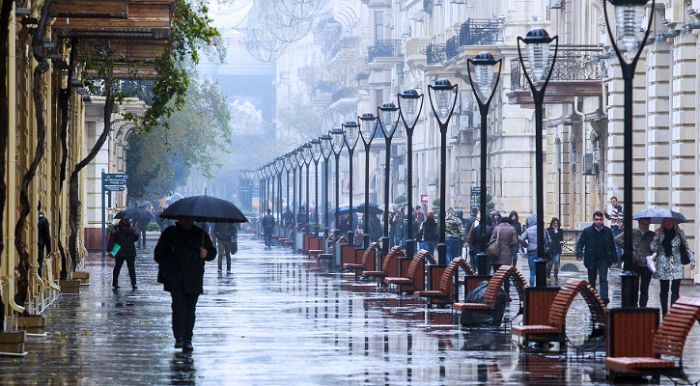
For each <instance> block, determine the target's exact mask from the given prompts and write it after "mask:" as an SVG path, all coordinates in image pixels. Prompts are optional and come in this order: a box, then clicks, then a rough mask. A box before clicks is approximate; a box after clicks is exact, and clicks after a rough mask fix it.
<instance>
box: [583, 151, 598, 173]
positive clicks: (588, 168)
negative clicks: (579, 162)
mask: <svg viewBox="0 0 700 386" xmlns="http://www.w3.org/2000/svg"><path fill="white" fill-rule="evenodd" d="M583 175H584V176H596V175H598V163H597V162H595V157H594V156H593V153H586V154H585V155H584V156H583Z"/></svg>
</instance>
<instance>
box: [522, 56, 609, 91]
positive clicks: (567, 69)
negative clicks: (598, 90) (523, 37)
mask: <svg viewBox="0 0 700 386" xmlns="http://www.w3.org/2000/svg"><path fill="white" fill-rule="evenodd" d="M600 52H601V49H600V48H599V47H596V46H560V47H559V52H558V53H557V61H556V62H555V63H554V68H553V69H552V77H551V78H550V80H552V81H562V80H563V81H566V80H599V79H603V77H604V76H605V70H606V69H605V62H604V61H603V60H600V59H598V58H596V56H597V54H599V53H600ZM523 59H525V58H523ZM510 86H511V89H512V90H528V89H529V87H530V86H529V85H528V84H527V79H526V78H525V75H523V73H522V66H521V64H520V60H519V59H518V58H515V59H511V60H510Z"/></svg>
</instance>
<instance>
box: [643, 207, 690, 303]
mask: <svg viewBox="0 0 700 386" xmlns="http://www.w3.org/2000/svg"><path fill="white" fill-rule="evenodd" d="M651 251H652V252H653V255H652V256H653V259H654V261H655V262H656V273H655V274H654V275H655V277H657V278H658V279H659V302H660V303H661V313H662V315H666V313H667V312H668V288H669V285H670V287H671V305H672V306H673V304H674V303H675V302H676V300H678V297H679V296H680V287H681V279H683V266H684V265H686V264H690V268H691V269H695V254H694V253H693V252H692V251H691V250H690V248H689V247H688V240H687V239H686V237H685V233H684V232H683V230H682V229H680V228H679V227H678V223H677V222H676V220H675V219H673V218H670V217H668V218H664V219H663V220H662V221H661V227H659V229H657V230H656V235H655V237H654V240H652V242H651Z"/></svg>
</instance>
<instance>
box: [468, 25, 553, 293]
mask: <svg viewBox="0 0 700 386" xmlns="http://www.w3.org/2000/svg"><path fill="white" fill-rule="evenodd" d="M520 42H523V43H524V44H525V45H526V47H527V65H526V64H525V60H523V55H522V51H521V49H520ZM552 42H554V56H552V61H551V64H548V62H549V53H550V51H551V50H552V48H551V46H552ZM558 50H559V38H558V37H557V36H554V37H549V34H548V33H547V31H545V30H544V29H543V28H534V29H532V30H530V31H529V32H528V33H527V35H525V38H523V37H520V36H518V57H519V58H520V64H521V65H522V67H523V73H524V74H525V79H527V83H528V84H529V85H530V91H531V92H532V98H533V100H534V102H535V174H536V176H535V179H536V182H535V184H536V190H537V259H536V260H535V264H536V265H535V275H536V278H535V284H536V286H537V287H546V286H547V278H546V275H545V266H546V262H545V260H544V173H543V167H544V160H543V159H542V158H543V149H542V125H543V124H542V120H543V115H544V109H543V108H542V105H543V104H544V92H545V89H546V88H547V84H548V83H549V78H550V77H551V76H552V69H553V68H554V63H555V62H556V60H557V51H558ZM528 69H529V71H530V72H531V74H529V73H528ZM481 141H482V142H484V141H486V138H484V137H482V138H481ZM483 215H484V214H483V213H482V217H483ZM531 269H532V267H531ZM530 284H532V283H530Z"/></svg>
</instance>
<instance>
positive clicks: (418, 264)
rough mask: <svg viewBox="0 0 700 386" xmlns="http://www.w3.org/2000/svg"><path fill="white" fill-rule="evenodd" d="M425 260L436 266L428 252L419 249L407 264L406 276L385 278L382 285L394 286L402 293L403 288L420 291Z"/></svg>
mask: <svg viewBox="0 0 700 386" xmlns="http://www.w3.org/2000/svg"><path fill="white" fill-rule="evenodd" d="M426 259H427V260H428V261H430V263H431V264H437V262H436V261H435V258H434V257H433V255H431V254H430V252H428V251H427V250H425V249H421V250H420V251H418V253H416V255H415V256H414V257H413V259H411V262H410V263H409V264H408V268H407V269H406V276H392V277H385V278H384V280H383V281H384V284H387V285H395V286H397V287H398V288H399V291H403V290H404V288H408V289H409V290H422V289H423V278H424V275H425V272H424V267H425V265H424V263H425V260H426Z"/></svg>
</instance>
